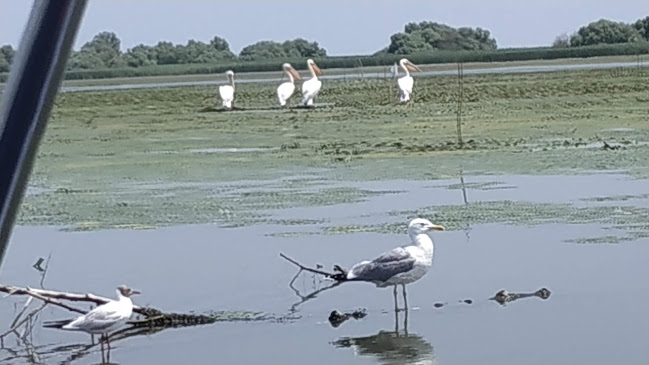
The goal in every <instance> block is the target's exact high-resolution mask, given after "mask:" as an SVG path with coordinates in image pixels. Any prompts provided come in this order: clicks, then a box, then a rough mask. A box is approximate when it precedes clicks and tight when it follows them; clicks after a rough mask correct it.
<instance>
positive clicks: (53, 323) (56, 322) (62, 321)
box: [43, 319, 73, 328]
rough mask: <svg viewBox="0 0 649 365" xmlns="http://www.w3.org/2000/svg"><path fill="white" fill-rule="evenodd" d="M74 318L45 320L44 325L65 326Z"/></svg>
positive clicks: (47, 326) (52, 326)
mask: <svg viewBox="0 0 649 365" xmlns="http://www.w3.org/2000/svg"><path fill="white" fill-rule="evenodd" d="M72 321H73V319H61V320H58V321H45V322H43V327H46V328H63V326H65V325H66V324H69V323H71V322H72Z"/></svg>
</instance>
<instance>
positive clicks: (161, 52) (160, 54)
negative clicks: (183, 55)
mask: <svg viewBox="0 0 649 365" xmlns="http://www.w3.org/2000/svg"><path fill="white" fill-rule="evenodd" d="M153 49H154V50H155V53H156V58H157V62H158V64H159V65H174V64H177V63H179V62H178V59H179V58H178V51H177V50H176V47H174V45H173V43H171V42H158V44H156V45H155V46H153Z"/></svg>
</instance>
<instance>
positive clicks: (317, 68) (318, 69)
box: [311, 63, 322, 76]
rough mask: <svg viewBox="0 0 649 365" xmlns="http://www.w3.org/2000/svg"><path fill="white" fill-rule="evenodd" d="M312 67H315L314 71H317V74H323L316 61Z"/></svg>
mask: <svg viewBox="0 0 649 365" xmlns="http://www.w3.org/2000/svg"><path fill="white" fill-rule="evenodd" d="M311 67H313V71H315V74H316V75H318V76H322V71H320V68H319V67H318V66H317V65H316V64H315V63H314V64H313V65H311Z"/></svg>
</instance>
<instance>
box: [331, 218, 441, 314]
mask: <svg viewBox="0 0 649 365" xmlns="http://www.w3.org/2000/svg"><path fill="white" fill-rule="evenodd" d="M443 230H444V227H442V226H438V225H436V224H433V223H431V222H430V221H428V220H426V219H423V218H416V219H413V220H412V221H410V224H408V235H409V236H410V240H411V241H412V242H411V243H410V244H409V245H405V246H401V247H397V248H395V249H393V250H392V251H388V252H386V253H384V254H383V255H381V256H379V257H377V258H375V259H374V260H372V261H362V262H359V263H357V264H356V265H354V266H352V268H351V270H349V272H342V273H341V274H336V275H334V276H333V278H334V279H336V280H338V281H366V282H370V283H374V284H375V285H376V286H377V287H379V288H385V287H389V286H394V310H395V311H398V310H399V306H398V300H397V286H398V285H401V287H402V288H403V302H404V308H403V310H406V311H407V310H408V299H407V298H406V284H410V283H412V282H415V281H417V280H419V279H421V278H422V277H423V276H424V275H426V273H427V272H428V269H429V268H430V267H431V265H432V264H433V249H434V248H433V240H432V239H431V238H430V236H429V235H428V233H429V232H430V231H443Z"/></svg>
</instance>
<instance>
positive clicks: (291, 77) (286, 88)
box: [277, 63, 302, 106]
mask: <svg viewBox="0 0 649 365" xmlns="http://www.w3.org/2000/svg"><path fill="white" fill-rule="evenodd" d="M282 68H284V72H286V75H288V81H287V82H285V83H283V84H281V85H279V87H278V88H277V98H278V99H279V105H281V106H284V105H286V102H287V101H288V99H289V98H290V97H291V96H292V95H293V92H294V91H295V79H298V80H302V78H301V77H300V74H299V73H297V71H295V69H294V68H293V66H291V64H290V63H285V64H283V65H282Z"/></svg>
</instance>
